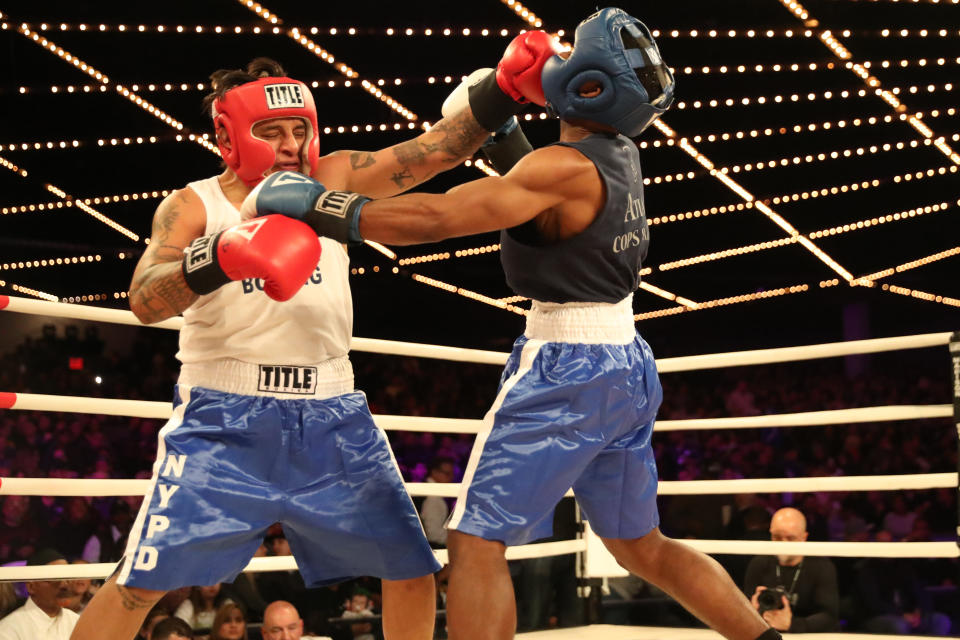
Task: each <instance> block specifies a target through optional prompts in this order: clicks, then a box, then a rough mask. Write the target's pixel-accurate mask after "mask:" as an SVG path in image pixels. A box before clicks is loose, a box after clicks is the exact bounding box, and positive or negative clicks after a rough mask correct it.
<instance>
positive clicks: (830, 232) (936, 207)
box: [657, 200, 960, 273]
mask: <svg viewBox="0 0 960 640" xmlns="http://www.w3.org/2000/svg"><path fill="white" fill-rule="evenodd" d="M957 204H960V200H958V201H957ZM949 207H950V203H949V202H940V203H937V204H933V205H927V206H923V207H915V208H913V209H907V210H906V211H899V212H897V213H891V214H887V215H884V216H878V217H875V218H869V219H866V220H858V221H856V222H851V223H849V224H844V225H839V226H836V227H829V228H827V229H821V230H819V231H814V232H812V233H809V234H806V236H807V237H808V238H811V239H813V240H817V239H819V238H825V237H832V236H836V235H841V234H844V233H849V232H852V231H858V230H861V229H869V228H870V227H875V226H879V225H881V224H886V223H889V222H896V221H901V220H908V219H910V218H916V217H919V216H922V215H925V214H929V213H936V212H939V211H945V210H946V209H948V208H949ZM797 242H799V238H798V237H790V238H780V239H778V240H771V241H769V242H758V243H755V244H750V245H745V246H741V247H734V248H732V249H725V250H723V251H714V252H711V253H705V254H703V255H699V256H693V257H691V258H684V259H682V260H674V261H672V262H665V263H663V264H661V265H658V266H657V269H658V270H659V271H669V270H671V269H679V268H683V267H690V266H693V265H696V264H703V263H704V262H713V261H716V260H722V259H724V258H729V257H732V256H741V255H746V254H749V253H756V252H758V251H766V250H767V249H775V248H777V247H783V246H787V245H791V244H796V243H797ZM891 273H892V272H891Z"/></svg>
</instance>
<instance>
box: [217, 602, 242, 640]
mask: <svg viewBox="0 0 960 640" xmlns="http://www.w3.org/2000/svg"><path fill="white" fill-rule="evenodd" d="M210 640H247V620H246V618H245V617H244V615H243V610H242V609H241V608H240V607H238V606H237V605H235V604H233V603H232V602H228V603H226V604H224V605H223V606H222V607H220V608H219V609H218V610H217V615H216V617H214V619H213V625H212V627H211V633H210Z"/></svg>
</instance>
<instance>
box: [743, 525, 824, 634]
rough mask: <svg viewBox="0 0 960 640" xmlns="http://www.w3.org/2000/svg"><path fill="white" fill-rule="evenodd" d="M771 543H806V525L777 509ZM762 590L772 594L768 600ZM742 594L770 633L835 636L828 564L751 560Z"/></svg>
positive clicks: (794, 558) (788, 558)
mask: <svg viewBox="0 0 960 640" xmlns="http://www.w3.org/2000/svg"><path fill="white" fill-rule="evenodd" d="M770 539H771V540H774V541H783V542H805V541H806V539H807V519H806V518H805V517H804V515H803V514H802V513H801V512H800V511H798V510H796V509H793V508H790V507H785V508H783V509H780V510H779V511H777V512H776V513H774V514H773V518H772V519H771V520H770ZM767 589H770V590H774V591H776V592H777V593H776V594H775V596H774V597H773V598H770V597H769V595H770V594H768V595H767V596H763V597H762V596H761V595H760V594H761V592H763V591H766V590H767ZM743 591H744V593H745V594H747V595H748V596H750V601H751V602H752V603H753V606H754V607H756V609H757V611H759V612H760V614H761V615H762V616H763V619H764V620H766V621H767V623H768V624H769V625H770V626H771V627H773V628H774V629H777V630H779V631H789V632H791V633H817V632H824V631H836V630H837V615H838V608H839V599H840V596H839V593H838V591H837V570H836V568H835V567H834V566H833V562H831V561H830V559H829V558H821V557H812V558H807V557H804V556H802V555H779V556H756V557H754V558H753V559H752V560H751V561H750V564H749V565H748V566H747V576H746V578H745V579H744V584H743ZM771 606H772V607H773V608H770V607H771Z"/></svg>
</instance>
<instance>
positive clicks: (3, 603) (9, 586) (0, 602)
mask: <svg viewBox="0 0 960 640" xmlns="http://www.w3.org/2000/svg"><path fill="white" fill-rule="evenodd" d="M18 606H20V602H19V598H17V591H16V589H14V588H13V583H12V582H0V618H3V617H4V616H5V615H7V614H8V613H9V612H11V611H13V610H14V609H16V608H17V607H18Z"/></svg>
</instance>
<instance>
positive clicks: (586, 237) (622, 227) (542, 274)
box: [500, 133, 650, 303]
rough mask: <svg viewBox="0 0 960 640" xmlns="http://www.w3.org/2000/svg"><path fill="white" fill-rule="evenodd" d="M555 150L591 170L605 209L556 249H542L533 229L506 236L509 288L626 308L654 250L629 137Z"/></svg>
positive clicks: (544, 298) (605, 137) (503, 252)
mask: <svg viewBox="0 0 960 640" xmlns="http://www.w3.org/2000/svg"><path fill="white" fill-rule="evenodd" d="M555 144H558V145H561V146H566V147H572V148H574V149H576V150H578V151H579V152H580V153H582V154H583V155H585V156H586V157H587V158H589V159H590V160H591V161H592V162H593V164H594V165H595V166H596V168H597V173H599V174H600V179H601V180H603V183H604V188H605V193H606V202H605V203H604V206H603V208H602V209H601V210H600V212H599V213H598V214H597V217H596V219H594V221H593V222H592V223H591V224H590V225H589V226H588V227H587V228H586V229H584V230H583V231H581V232H580V233H578V234H577V235H575V236H573V237H571V238H567V239H566V240H561V241H559V242H557V243H554V244H538V242H537V240H538V232H537V231H536V229H535V228H533V229H531V227H532V226H533V222H532V221H531V222H528V223H525V224H523V225H520V226H518V227H514V228H512V229H506V230H504V231H501V232H500V261H501V262H502V264H503V271H504V274H505V275H506V277H507V284H508V285H509V286H510V288H511V289H513V290H514V291H515V292H516V293H517V294H519V295H521V296H525V297H527V298H531V299H533V300H539V301H541V302H557V303H564V302H587V303H589V302H603V303H617V302H620V301H621V300H624V299H625V298H627V297H628V296H630V295H631V294H632V293H633V292H634V291H635V290H636V288H637V286H639V284H640V275H639V273H640V263H641V261H642V260H643V259H644V258H645V257H646V255H647V247H648V246H649V244H650V231H649V229H648V227H647V219H646V215H645V212H644V204H643V176H642V175H641V173H640V156H639V154H638V152H637V146H636V145H635V144H634V143H633V142H632V141H631V140H630V139H629V138H625V137H624V136H620V135H613V134H603V133H597V134H593V135H591V136H588V137H586V138H584V139H582V140H578V141H576V142H558V143H555Z"/></svg>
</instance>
